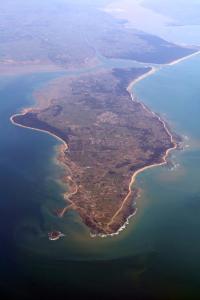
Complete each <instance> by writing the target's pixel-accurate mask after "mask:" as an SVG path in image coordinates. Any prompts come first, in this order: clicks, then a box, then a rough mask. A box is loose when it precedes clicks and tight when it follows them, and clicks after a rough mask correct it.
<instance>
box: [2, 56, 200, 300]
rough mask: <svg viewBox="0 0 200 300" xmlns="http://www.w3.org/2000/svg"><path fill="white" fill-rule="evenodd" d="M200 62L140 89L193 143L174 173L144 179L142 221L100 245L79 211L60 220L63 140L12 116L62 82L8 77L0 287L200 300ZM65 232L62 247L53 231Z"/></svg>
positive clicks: (166, 72)
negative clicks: (55, 212) (42, 89)
mask: <svg viewBox="0 0 200 300" xmlns="http://www.w3.org/2000/svg"><path fill="white" fill-rule="evenodd" d="M199 65H200V56H196V57H193V58H191V59H189V60H187V61H184V62H182V63H179V64H177V65H174V66H171V67H163V68H162V69H161V70H160V71H158V72H157V73H155V74H154V75H152V76H150V77H148V78H146V79H144V80H143V81H140V82H139V83H137V85H136V86H135V87H134V90H135V92H136V94H137V96H138V97H139V98H140V99H141V101H143V102H144V103H145V104H146V105H148V106H149V107H150V108H151V109H152V110H154V111H155V112H157V113H159V114H160V115H161V116H162V117H163V118H164V119H165V120H166V121H167V122H168V124H169V126H170V128H171V130H173V131H174V132H176V133H177V134H179V135H181V136H183V143H184V150H183V151H174V152H173V153H171V157H170V160H171V161H172V163H173V167H172V168H167V167H157V168H154V169H151V170H147V171H145V172H144V173H142V174H140V175H139V176H138V179H137V185H138V186H139V187H141V188H142V195H141V198H139V199H138V201H137V206H138V213H137V215H136V216H135V217H134V218H132V219H131V221H130V224H129V226H128V227H127V228H126V230H124V231H123V232H122V233H121V234H120V235H118V236H116V237H113V238H106V239H102V238H91V237H90V235H89V231H88V229H87V228H86V226H84V225H83V224H82V222H81V220H80V218H79V217H78V216H77V215H76V214H75V213H69V214H67V215H66V216H65V217H64V218H63V219H62V220H60V219H59V220H58V219H57V218H56V217H55V216H54V215H53V214H52V210H53V209H54V208H55V207H58V206H62V205H63V196H62V195H63V192H64V190H65V187H63V186H62V185H61V184H60V183H59V178H60V176H61V174H62V170H61V168H60V167H59V166H58V165H57V163H56V159H55V158H56V151H57V147H58V146H59V142H58V141H57V140H56V139H54V138H53V137H51V136H49V135H47V134H45V133H42V132H37V131H33V130H28V129H25V128H20V127H16V126H14V125H12V124H11V122H10V120H9V118H10V116H11V115H12V114H14V113H16V112H19V111H20V110H21V109H22V108H23V107H28V106H30V105H31V104H32V103H34V99H33V97H32V95H33V91H34V90H36V89H38V88H40V86H42V85H44V84H45V83H47V82H48V81H49V80H50V79H52V78H54V77H56V76H58V74H57V75H56V74H35V75H26V76H21V77H3V78H0V102H1V105H0V137H1V142H0V191H1V198H0V234H1V244H0V245H1V246H0V247H1V248H0V266H1V267H0V288H1V291H2V292H4V293H5V294H6V295H8V296H10V297H11V296H12V297H13V298H16V297H20V298H21V299H35V298H37V299H40V298H44V296H45V297H47V298H48V297H49V298H51V296H52V297H53V296H54V298H55V297H57V298H58V299H67V298H70V299H71V298H72V297H71V295H73V296H74V298H75V297H76V296H82V297H83V295H84V296H85V298H87V297H88V298H89V297H93V299H96V298H97V297H96V296H97V295H98V296H99V297H101V298H102V299H106V297H108V298H109V299H111V298H113V299H118V298H120V299H124V298H125V297H127V298H130V299H159V300H160V299H162V300H165V299H166V300H168V299H172V300H179V299H191V300H192V299H198V296H197V295H198V292H199V285H200V277H199V270H200V255H199V253H200V233H199V232H200V217H199V216H200V182H199V181H200V121H199V115H200V85H199V81H200V68H199ZM54 229H55V230H61V231H62V232H64V233H65V234H66V236H65V237H64V238H63V239H60V240H59V241H56V242H52V241H49V240H48V237H47V233H48V232H49V231H51V230H54Z"/></svg>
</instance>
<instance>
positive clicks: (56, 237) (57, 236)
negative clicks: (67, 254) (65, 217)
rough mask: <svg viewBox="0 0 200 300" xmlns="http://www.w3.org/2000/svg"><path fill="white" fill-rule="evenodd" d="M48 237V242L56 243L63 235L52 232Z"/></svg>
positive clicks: (58, 232)
mask: <svg viewBox="0 0 200 300" xmlns="http://www.w3.org/2000/svg"><path fill="white" fill-rule="evenodd" d="M48 236H49V240H50V241H57V240H59V239H60V238H61V237H63V236H65V235H64V234H63V233H62V232H60V231H52V232H49V233H48Z"/></svg>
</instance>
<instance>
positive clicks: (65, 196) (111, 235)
mask: <svg viewBox="0 0 200 300" xmlns="http://www.w3.org/2000/svg"><path fill="white" fill-rule="evenodd" d="M198 54H200V51H198V52H195V53H193V54H191V55H188V56H186V57H183V58H180V59H178V60H176V61H173V62H171V63H169V64H164V65H159V66H158V67H152V68H151V70H150V71H148V72H146V73H145V74H143V75H141V76H139V77H138V78H136V79H134V80H133V81H132V82H131V83H130V84H129V85H128V87H127V91H128V92H129V94H130V97H131V99H132V101H133V102H138V103H140V104H141V106H142V107H143V109H145V110H147V111H148V112H151V113H152V114H153V115H154V116H155V117H156V118H158V120H159V121H160V122H161V123H162V125H163V126H164V128H165V130H166V132H167V134H168V135H169V137H170V139H171V142H172V143H173V144H174V146H173V147H171V148H169V149H167V150H166V152H165V155H164V156H163V158H162V160H163V161H162V162H160V163H154V164H151V165H147V166H145V167H143V168H141V169H139V170H137V171H136V172H134V174H133V175H132V177H131V181H130V183H129V192H128V194H127V196H126V197H125V199H124V200H123V202H122V205H121V206H120V208H119V209H118V210H117V212H116V213H115V214H114V215H113V217H112V218H111V221H110V222H109V223H108V224H107V226H109V225H110V224H112V222H113V220H114V218H115V217H116V216H117V215H118V214H119V213H120V212H121V210H122V209H123V207H124V205H125V203H126V202H127V200H128V199H129V197H130V195H131V193H132V186H133V184H134V182H135V180H136V177H137V175H138V174H140V173H141V172H143V171H145V170H147V169H150V168H153V167H157V166H161V165H165V164H166V163H167V157H168V155H169V153H170V152H171V151H172V150H175V149H176V148H177V143H176V142H175V141H174V139H173V135H172V134H171V132H170V130H169V129H168V127H167V124H166V123H165V121H164V120H162V119H161V117H160V116H158V115H157V114H156V113H155V112H153V111H152V110H151V109H149V108H148V107H147V106H146V105H145V104H144V103H142V102H140V101H137V100H135V99H134V92H133V91H132V89H133V87H134V86H135V84H136V83H138V82H140V81H141V80H143V79H145V78H146V77H149V76H151V75H153V74H154V73H156V72H157V71H159V70H160V68H161V67H163V66H172V65H175V64H177V63H179V62H182V61H184V60H186V59H189V58H191V57H193V56H195V55H198ZM29 111H32V107H30V108H25V109H23V110H22V113H18V114H14V115H12V116H11V117H10V121H11V122H12V124H13V125H15V126H19V127H22V128H28V129H31V130H36V131H40V132H43V133H47V134H49V135H51V136H53V137H54V138H56V139H57V140H59V141H60V142H62V143H63V144H64V149H63V150H62V151H66V150H67V149H68V145H67V143H66V142H65V141H64V140H63V139H62V138H60V137H59V136H57V135H55V134H53V133H51V132H49V131H47V130H43V129H37V128H35V127H29V126H24V125H21V124H19V123H16V122H15V121H14V120H13V118H14V117H15V116H21V115H25V114H26V113H27V112H29ZM74 193H75V192H72V193H66V194H65V195H64V199H65V200H67V201H69V202H70V203H71V204H70V205H68V206H67V207H64V208H63V209H62V212H61V213H60V214H61V217H62V216H63V215H64V213H65V212H66V211H67V210H68V209H70V208H71V207H73V205H74V204H73V202H72V201H70V200H69V199H68V197H69V196H70V195H71V194H74ZM136 213H137V208H136V209H135V211H134V212H133V214H131V215H129V216H128V217H127V219H126V221H125V222H124V224H123V225H122V226H121V227H120V228H119V229H118V230H117V231H116V232H113V233H110V234H100V233H99V234H98V233H97V234H92V233H90V236H91V237H101V238H104V237H113V236H115V235H118V234H119V233H120V232H121V231H122V230H124V229H125V228H126V226H127V225H128V224H129V220H130V218H131V217H132V216H134V215H135V214H136Z"/></svg>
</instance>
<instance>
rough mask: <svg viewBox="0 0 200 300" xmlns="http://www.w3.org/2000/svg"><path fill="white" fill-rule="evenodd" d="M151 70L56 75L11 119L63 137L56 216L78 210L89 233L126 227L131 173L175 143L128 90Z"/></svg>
mask: <svg viewBox="0 0 200 300" xmlns="http://www.w3.org/2000/svg"><path fill="white" fill-rule="evenodd" d="M151 72H152V68H151V67H139V68H128V69H126V68H121V69H119V68H113V69H98V70H96V71H94V72H86V73H83V74H82V73H80V74H79V75H76V76H72V75H71V76H66V77H61V78H58V79H56V80H54V81H52V82H51V83H50V84H49V85H48V86H47V87H45V88H43V89H42V90H41V91H40V92H38V93H37V105H36V106H35V107H32V108H29V109H26V110H24V111H23V112H22V113H21V114H16V115H13V116H12V117H11V121H12V122H13V123H14V124H16V125H19V126H24V127H27V128H31V129H36V130H41V131H45V132H48V133H49V134H52V135H54V136H55V137H57V138H59V139H60V140H61V141H62V142H63V144H62V145H61V146H60V151H59V155H58V160H59V162H60V163H61V164H62V165H63V166H64V167H65V168H64V169H65V175H64V176H63V178H62V180H63V182H65V183H66V184H67V186H68V193H67V194H66V195H65V201H66V205H64V206H63V209H57V210H56V212H57V216H58V217H63V216H64V215H65V214H66V213H67V211H68V210H70V209H72V210H75V211H76V212H78V214H79V215H80V217H81V218H82V220H83V222H84V223H85V224H86V225H87V226H88V227H89V229H90V232H91V234H92V235H100V236H108V235H114V234H117V233H118V232H119V231H120V230H122V229H123V228H124V226H125V224H126V223H127V220H128V219H129V217H130V216H132V215H134V214H135V212H136V206H135V200H136V198H137V197H138V194H139V190H138V188H136V187H135V186H134V185H133V183H134V181H135V177H136V176H137V174H138V173H139V172H141V171H143V170H145V169H146V168H150V167H153V166H157V165H162V164H164V163H165V162H166V156H167V155H168V152H169V151H170V150H171V149H174V148H176V146H177V144H176V141H175V139H174V137H173V136H172V134H171V133H170V131H169V129H168V127H167V125H166V124H165V122H164V121H163V120H162V119H161V118H160V116H158V115H157V114H155V113H154V112H152V111H151V110H150V109H149V108H148V107H147V106H146V105H144V104H143V103H142V102H140V101H138V99H137V97H136V96H135V95H133V94H132V93H131V88H130V87H131V86H132V85H133V83H134V82H135V81H136V80H138V78H143V77H144V76H147V75H148V74H150V73H151ZM59 237H60V234H57V233H56V234H54V233H51V235H50V236H49V238H51V239H57V238H59Z"/></svg>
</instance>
